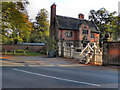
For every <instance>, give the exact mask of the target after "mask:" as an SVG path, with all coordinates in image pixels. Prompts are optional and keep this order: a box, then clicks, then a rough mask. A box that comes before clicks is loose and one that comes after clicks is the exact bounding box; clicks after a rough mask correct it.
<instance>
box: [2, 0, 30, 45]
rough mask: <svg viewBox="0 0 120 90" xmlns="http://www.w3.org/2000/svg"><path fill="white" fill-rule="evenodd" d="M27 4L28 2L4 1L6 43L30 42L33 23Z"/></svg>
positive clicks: (3, 13)
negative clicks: (30, 19) (30, 20)
mask: <svg viewBox="0 0 120 90" xmlns="http://www.w3.org/2000/svg"><path fill="white" fill-rule="evenodd" d="M26 4H28V2H22V1H21V2H2V36H3V40H2V41H3V43H4V44H16V43H17V42H29V36H30V31H31V30H30V28H31V26H30V25H31V23H30V22H29V16H28V15H27V11H26V10H25V5H26ZM6 40H7V41H8V42H6Z"/></svg>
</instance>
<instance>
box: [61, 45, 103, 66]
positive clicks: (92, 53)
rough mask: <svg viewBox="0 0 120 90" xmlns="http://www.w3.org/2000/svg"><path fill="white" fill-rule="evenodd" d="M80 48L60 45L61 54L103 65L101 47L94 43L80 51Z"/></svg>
mask: <svg viewBox="0 0 120 90" xmlns="http://www.w3.org/2000/svg"><path fill="white" fill-rule="evenodd" d="M77 50H80V49H79V48H73V47H62V48H61V47H59V56H61V55H62V56H63V57H67V58H75V59H77V60H79V62H80V63H85V64H88V63H93V64H99V65H102V62H103V61H102V52H101V51H100V49H99V48H98V47H97V46H96V45H95V44H94V45H93V46H92V47H91V46H90V45H89V43H88V45H87V46H86V47H85V48H84V49H83V50H81V52H78V51H77Z"/></svg>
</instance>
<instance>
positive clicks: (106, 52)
mask: <svg viewBox="0 0 120 90" xmlns="http://www.w3.org/2000/svg"><path fill="white" fill-rule="evenodd" d="M103 64H104V65H120V41H119V42H104V43H103Z"/></svg>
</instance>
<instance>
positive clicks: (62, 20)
mask: <svg viewBox="0 0 120 90" xmlns="http://www.w3.org/2000/svg"><path fill="white" fill-rule="evenodd" d="M56 20H57V24H58V26H59V29H68V30H79V27H80V26H81V25H82V24H83V22H85V21H86V22H87V24H88V25H89V28H90V29H91V31H97V32H98V31H99V30H98V28H97V26H96V25H95V24H94V23H93V22H92V21H87V20H85V19H79V18H72V17H66V16H59V15H56Z"/></svg>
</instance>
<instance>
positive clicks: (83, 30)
mask: <svg viewBox="0 0 120 90" xmlns="http://www.w3.org/2000/svg"><path fill="white" fill-rule="evenodd" d="M82 34H85V35H88V29H87V28H86V27H84V28H83V29H82Z"/></svg>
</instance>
